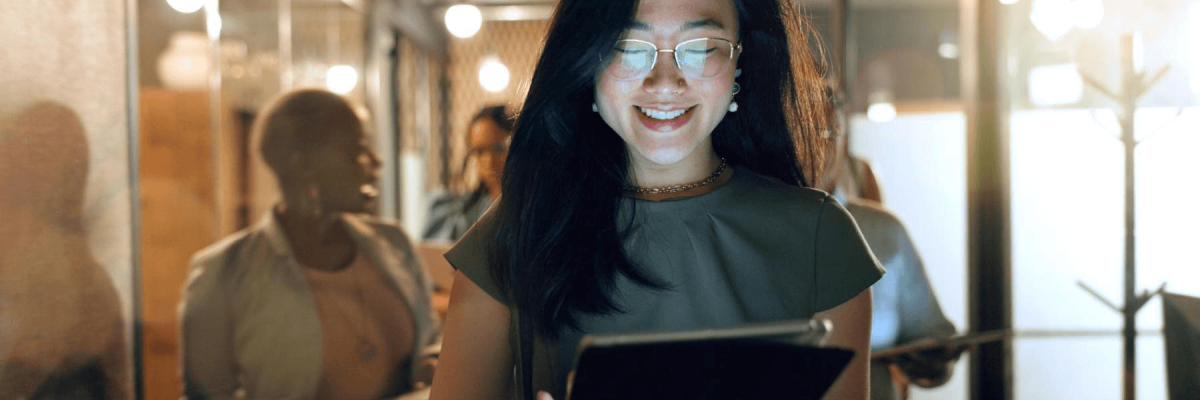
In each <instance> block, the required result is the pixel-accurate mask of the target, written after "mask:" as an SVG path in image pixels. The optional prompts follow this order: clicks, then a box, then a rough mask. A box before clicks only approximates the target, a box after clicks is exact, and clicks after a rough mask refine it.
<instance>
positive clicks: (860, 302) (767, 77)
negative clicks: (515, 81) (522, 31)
mask: <svg viewBox="0 0 1200 400" xmlns="http://www.w3.org/2000/svg"><path fill="white" fill-rule="evenodd" d="M800 22H801V17H800V16H799V15H798V9H797V7H796V5H795V4H793V3H792V2H791V1H790V0H774V1H768V0H641V1H636V0H624V1H603V2H599V1H594V0H563V1H561V2H560V3H559V4H558V9H557V10H556V11H555V14H554V19H553V21H552V22H551V26H550V30H549V33H548V36H547V38H546V44H545V48H544V50H543V52H542V54H541V59H540V60H539V62H538V66H537V69H536V71H535V72H534V76H533V80H532V84H531V86H530V89H529V94H528V96H527V98H526V100H525V103H524V104H525V107H524V109H523V110H522V113H521V116H520V118H519V119H518V121H517V125H516V131H515V133H514V136H513V142H512V146H511V148H510V150H509V157H508V161H507V164H506V167H505V171H504V175H503V184H502V185H503V189H504V190H503V192H504V195H503V196H502V197H501V198H500V200H499V202H498V203H497V204H496V205H495V206H494V207H493V208H492V209H491V210H489V212H488V213H486V214H484V216H483V218H482V219H481V220H480V222H479V223H477V224H476V225H475V226H474V227H473V228H472V230H471V231H469V232H468V233H467V234H466V235H465V236H464V237H463V238H462V239H461V240H460V241H459V242H458V244H457V245H456V246H455V247H454V248H453V249H452V250H451V251H450V252H449V253H447V255H446V258H447V259H448V260H449V261H450V262H451V263H452V264H453V265H454V266H455V267H456V268H457V269H458V274H457V275H456V279H455V283H454V288H453V291H452V294H451V301H450V308H449V314H448V318H447V326H446V331H445V336H444V342H443V344H444V345H443V352H442V354H441V357H440V360H439V369H438V374H437V375H436V376H435V378H434V387H433V393H432V398H433V399H460V398H461V399H468V398H469V399H476V398H502V397H504V396H505V391H506V390H510V389H509V388H511V387H514V386H523V384H524V382H519V383H520V384H521V385H514V382H511V375H512V371H513V369H512V368H513V365H514V360H515V359H517V358H522V357H517V354H515V349H516V346H514V345H513V344H512V343H511V342H510V341H511V340H513V339H514V338H516V337H517V336H518V335H512V334H511V330H512V329H513V328H515V327H517V326H520V325H525V324H524V323H521V324H514V323H513V320H512V319H510V317H511V316H512V315H513V314H514V313H513V311H516V313H515V314H517V315H519V316H520V318H519V319H520V320H521V321H529V322H532V323H531V324H530V325H532V326H531V328H532V330H533V331H534V332H533V333H535V334H536V338H535V340H534V341H533V343H534V346H533V356H532V365H533V375H532V386H533V390H537V391H546V392H549V393H550V394H553V395H554V397H556V398H560V399H561V398H563V395H564V394H565V392H566V386H567V382H566V380H567V377H566V375H567V371H568V370H569V369H570V367H571V364H572V359H573V356H574V350H575V348H576V346H577V344H578V341H579V339H580V338H581V337H582V336H583V335H585V334H589V333H614V332H632V331H651V330H664V329H671V330H676V329H700V328H720V327H729V326H736V325H743V324H748V323H760V322H771V321H780V320H788V319H801V318H824V319H829V320H831V321H832V322H833V323H834V330H833V334H832V335H831V337H830V338H829V341H828V343H829V344H830V345H834V346H839V347H846V348H851V349H854V350H855V351H857V355H856V356H855V358H854V360H853V361H852V362H851V364H850V366H849V367H847V370H846V371H844V372H843V373H842V375H841V376H840V377H839V378H838V381H837V382H836V383H835V384H834V387H833V388H832V389H831V391H830V392H829V394H828V395H827V396H828V397H830V398H838V399H847V398H854V399H866V398H867V392H868V389H867V374H868V372H867V362H866V360H867V359H868V357H869V354H868V353H869V350H868V339H869V337H870V319H871V309H870V303H871V294H870V290H869V286H870V285H871V284H872V283H873V282H875V281H876V280H877V279H878V278H879V277H880V275H881V273H882V271H881V269H880V267H879V265H878V262H877V261H876V260H875V258H874V256H872V255H871V253H870V251H869V250H868V249H867V246H866V244H865V243H864V242H863V239H862V235H861V234H860V233H859V231H858V228H857V227H856V226H855V224H854V221H853V220H852V219H851V218H850V217H849V215H848V214H847V213H846V211H845V210H844V209H843V208H841V207H840V206H839V205H838V204H837V202H836V201H833V199H831V198H830V197H829V196H828V195H826V194H825V193H823V192H820V191H817V190H812V189H809V188H807V186H808V185H809V183H810V179H811V178H812V177H814V176H817V173H818V171H815V170H814V169H815V168H813V167H814V166H817V165H820V164H818V162H819V160H817V159H816V158H817V155H818V154H822V149H821V148H820V147H821V146H820V145H819V144H818V141H819V139H818V138H819V136H820V132H821V131H822V130H823V128H824V124H825V117H824V116H825V115H826V112H825V111H824V108H825V107H826V105H825V104H826V99H825V96H824V95H823V93H824V91H823V89H822V84H821V79H820V77H819V76H818V75H817V70H818V63H817V61H816V60H815V58H814V56H813V54H812V53H810V52H808V51H807V50H806V49H807V43H808V42H807V40H808V37H807V36H806V35H805V34H804V32H803V31H802V25H801V23H800ZM672 51H673V52H672ZM522 329H523V330H524V328H522Z"/></svg>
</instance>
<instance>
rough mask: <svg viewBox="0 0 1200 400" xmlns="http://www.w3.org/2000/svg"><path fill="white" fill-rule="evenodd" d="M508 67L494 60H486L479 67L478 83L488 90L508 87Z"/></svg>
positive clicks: (493, 90)
mask: <svg viewBox="0 0 1200 400" xmlns="http://www.w3.org/2000/svg"><path fill="white" fill-rule="evenodd" d="M508 78H509V74H508V67H506V66H504V64H502V63H500V62H499V61H496V60H488V61H485V62H484V63H483V65H482V66H480V67H479V84H480V85H482V86H483V88H484V89H485V90H487V91H489V92H499V91H501V90H504V88H506V87H508Z"/></svg>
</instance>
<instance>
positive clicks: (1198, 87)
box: [1187, 5, 1200, 98]
mask: <svg viewBox="0 0 1200 400" xmlns="http://www.w3.org/2000/svg"><path fill="white" fill-rule="evenodd" d="M1188 20H1189V22H1190V24H1188V42H1187V48H1188V52H1189V53H1191V54H1189V57H1188V58H1189V59H1190V60H1189V61H1191V64H1192V70H1191V73H1190V74H1189V75H1190V76H1189V77H1188V79H1191V81H1192V95H1194V96H1196V97H1197V98H1200V5H1193V6H1192V11H1191V15H1189V16H1188Z"/></svg>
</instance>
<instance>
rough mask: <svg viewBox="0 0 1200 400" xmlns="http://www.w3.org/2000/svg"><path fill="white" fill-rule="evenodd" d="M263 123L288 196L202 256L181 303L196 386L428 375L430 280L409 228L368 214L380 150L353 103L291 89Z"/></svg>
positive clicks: (251, 387) (331, 383)
mask: <svg viewBox="0 0 1200 400" xmlns="http://www.w3.org/2000/svg"><path fill="white" fill-rule="evenodd" d="M255 131H256V133H255V134H256V136H257V137H258V142H259V149H260V150H261V152H262V154H263V158H264V159H265V160H266V162H267V164H268V165H269V166H270V167H271V169H272V171H274V172H275V174H276V176H277V178H278V182H279V187H280V189H281V192H282V193H283V201H281V202H280V203H279V204H277V205H276V206H275V207H274V208H273V209H272V210H271V211H270V212H268V213H267V215H266V216H264V217H263V219H262V220H261V221H260V222H259V223H258V224H256V225H254V226H252V227H250V228H248V229H246V230H244V231H242V232H239V233H238V234H235V235H233V236H232V237H230V238H227V239H225V240H222V241H221V242H218V243H216V244H214V245H212V246H209V247H208V248H206V249H204V250H202V251H200V252H199V253H197V254H196V256H195V258H194V259H193V261H192V266H191V269H190V273H189V279H188V282H187V284H186V286H185V288H184V295H183V304H181V306H180V310H181V311H180V313H181V318H180V321H181V323H180V325H181V327H180V331H181V333H182V339H183V340H182V341H183V345H182V349H183V350H182V357H181V359H182V368H181V371H182V373H183V383H184V391H185V394H186V396H187V397H189V398H193V399H197V398H198V399H208V398H233V397H235V395H236V393H237V392H244V393H245V394H246V396H247V397H250V398H306V399H378V398H381V397H384V396H396V395H400V394H402V393H405V392H408V391H411V390H413V389H416V388H418V386H419V385H421V384H424V383H428V379H429V371H428V370H427V368H425V367H426V365H427V364H426V360H425V359H423V358H422V357H421V355H422V353H421V352H420V349H422V348H423V347H424V346H426V345H429V344H431V343H432V342H433V341H435V340H436V338H437V332H438V325H439V322H438V320H437V317H436V314H435V313H434V312H433V310H432V305H431V300H430V298H431V289H432V281H431V279H430V278H429V277H428V276H426V272H425V270H424V269H423V268H421V266H420V264H419V263H418V262H417V260H416V256H415V253H414V251H413V249H412V245H411V243H410V242H409V239H408V237H407V236H406V235H405V234H404V233H403V232H402V231H401V230H400V229H399V227H397V226H396V225H395V224H394V223H392V222H389V221H384V220H380V219H377V218H373V217H369V216H366V215H363V214H362V213H364V212H365V211H367V210H368V209H369V208H370V206H371V203H372V202H373V201H374V199H375V196H376V194H377V191H376V189H375V180H376V178H377V174H378V170H379V160H378V158H377V157H376V155H375V153H374V152H373V151H372V150H371V149H370V148H369V147H368V146H367V145H366V139H365V137H364V134H363V128H362V122H361V121H360V120H359V117H358V115H356V114H355V112H354V109H353V108H352V107H351V106H350V104H349V103H348V102H347V101H346V100H345V99H343V98H342V97H340V96H338V95H336V94H333V93H331V92H327V91H322V90H311V89H306V90H297V91H292V92H288V93H285V94H283V95H281V96H279V97H278V98H276V99H275V100H274V101H273V102H271V103H270V104H268V105H267V107H266V108H265V111H264V112H263V114H262V116H261V117H260V118H259V120H258V121H257V122H256V124H255ZM235 338H236V340H235Z"/></svg>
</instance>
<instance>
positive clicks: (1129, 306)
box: [1078, 34, 1171, 400]
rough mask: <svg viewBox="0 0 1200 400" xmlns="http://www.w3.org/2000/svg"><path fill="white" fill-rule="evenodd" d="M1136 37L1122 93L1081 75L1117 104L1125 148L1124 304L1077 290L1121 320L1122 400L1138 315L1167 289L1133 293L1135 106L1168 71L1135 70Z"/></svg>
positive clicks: (1132, 370) (1124, 64)
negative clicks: (1122, 350)
mask: <svg viewBox="0 0 1200 400" xmlns="http://www.w3.org/2000/svg"><path fill="white" fill-rule="evenodd" d="M1135 45H1136V44H1135V34H1126V35H1124V36H1122V37H1121V59H1120V62H1121V91H1120V92H1119V93H1114V92H1113V91H1111V90H1109V89H1108V88H1106V87H1105V85H1104V84H1102V83H1100V82H1099V81H1097V80H1096V79H1094V78H1092V77H1089V76H1087V75H1083V79H1084V82H1086V83H1087V85H1088V86H1090V87H1092V88H1093V89H1095V90H1097V91H1099V92H1100V94H1103V95H1104V96H1105V97H1108V98H1109V99H1112V100H1113V101H1115V102H1116V103H1117V105H1116V107H1115V108H1116V111H1117V116H1118V118H1119V119H1120V121H1121V137H1120V139H1121V143H1122V144H1123V145H1125V302H1124V305H1123V306H1117V305H1116V304H1114V303H1113V302H1111V301H1109V300H1108V299H1106V298H1104V296H1102V295H1100V293H1099V292H1097V291H1096V290H1095V289H1092V288H1091V287H1089V286H1088V285H1087V284H1085V283H1083V282H1082V281H1081V282H1078V283H1079V286H1080V287H1082V288H1083V289H1084V290H1086V291H1087V292H1088V293H1089V294H1091V295H1092V296H1095V297H1096V298H1097V299H1099V300H1100V301H1101V302H1102V303H1104V304H1105V305H1107V306H1108V307H1109V308H1112V309H1113V311H1116V312H1117V313H1120V314H1121V316H1122V317H1124V327H1123V328H1122V336H1123V338H1124V345H1123V349H1124V357H1123V358H1122V366H1123V369H1124V373H1123V375H1122V379H1121V391H1122V396H1121V398H1122V399H1123V400H1134V399H1136V398H1137V391H1136V390H1135V389H1136V388H1137V386H1136V385H1137V320H1136V317H1137V313H1138V311H1141V309H1142V306H1145V305H1146V302H1148V301H1150V299H1152V298H1154V296H1155V295H1158V294H1160V293H1162V291H1163V289H1165V287H1166V283H1164V284H1163V285H1162V286H1159V288H1158V289H1157V290H1155V291H1153V292H1150V291H1147V290H1143V291H1142V293H1141V294H1137V293H1136V289H1135V286H1136V285H1135V283H1136V279H1137V269H1136V265H1135V264H1136V262H1137V260H1136V258H1135V255H1136V253H1135V247H1136V242H1135V240H1134V222H1135V221H1134V217H1135V212H1134V211H1135V210H1134V200H1135V199H1134V184H1133V183H1134V181H1133V180H1134V171H1135V170H1134V150H1135V149H1136V148H1137V145H1138V143H1139V141H1138V140H1137V139H1136V138H1134V122H1135V118H1136V116H1137V108H1138V106H1137V104H1138V101H1139V100H1141V98H1142V96H1144V95H1145V94H1146V93H1148V92H1150V89H1151V88H1152V87H1153V86H1154V85H1155V83H1157V82H1158V81H1159V80H1160V79H1162V77H1163V76H1165V75H1166V73H1167V71H1168V70H1170V68H1171V66H1170V65H1164V66H1162V68H1159V69H1158V71H1156V72H1155V73H1153V74H1146V73H1145V72H1142V71H1138V70H1137V68H1135V66H1134V63H1135V57H1138V55H1135V54H1134V53H1135V51H1134V46H1135Z"/></svg>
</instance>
